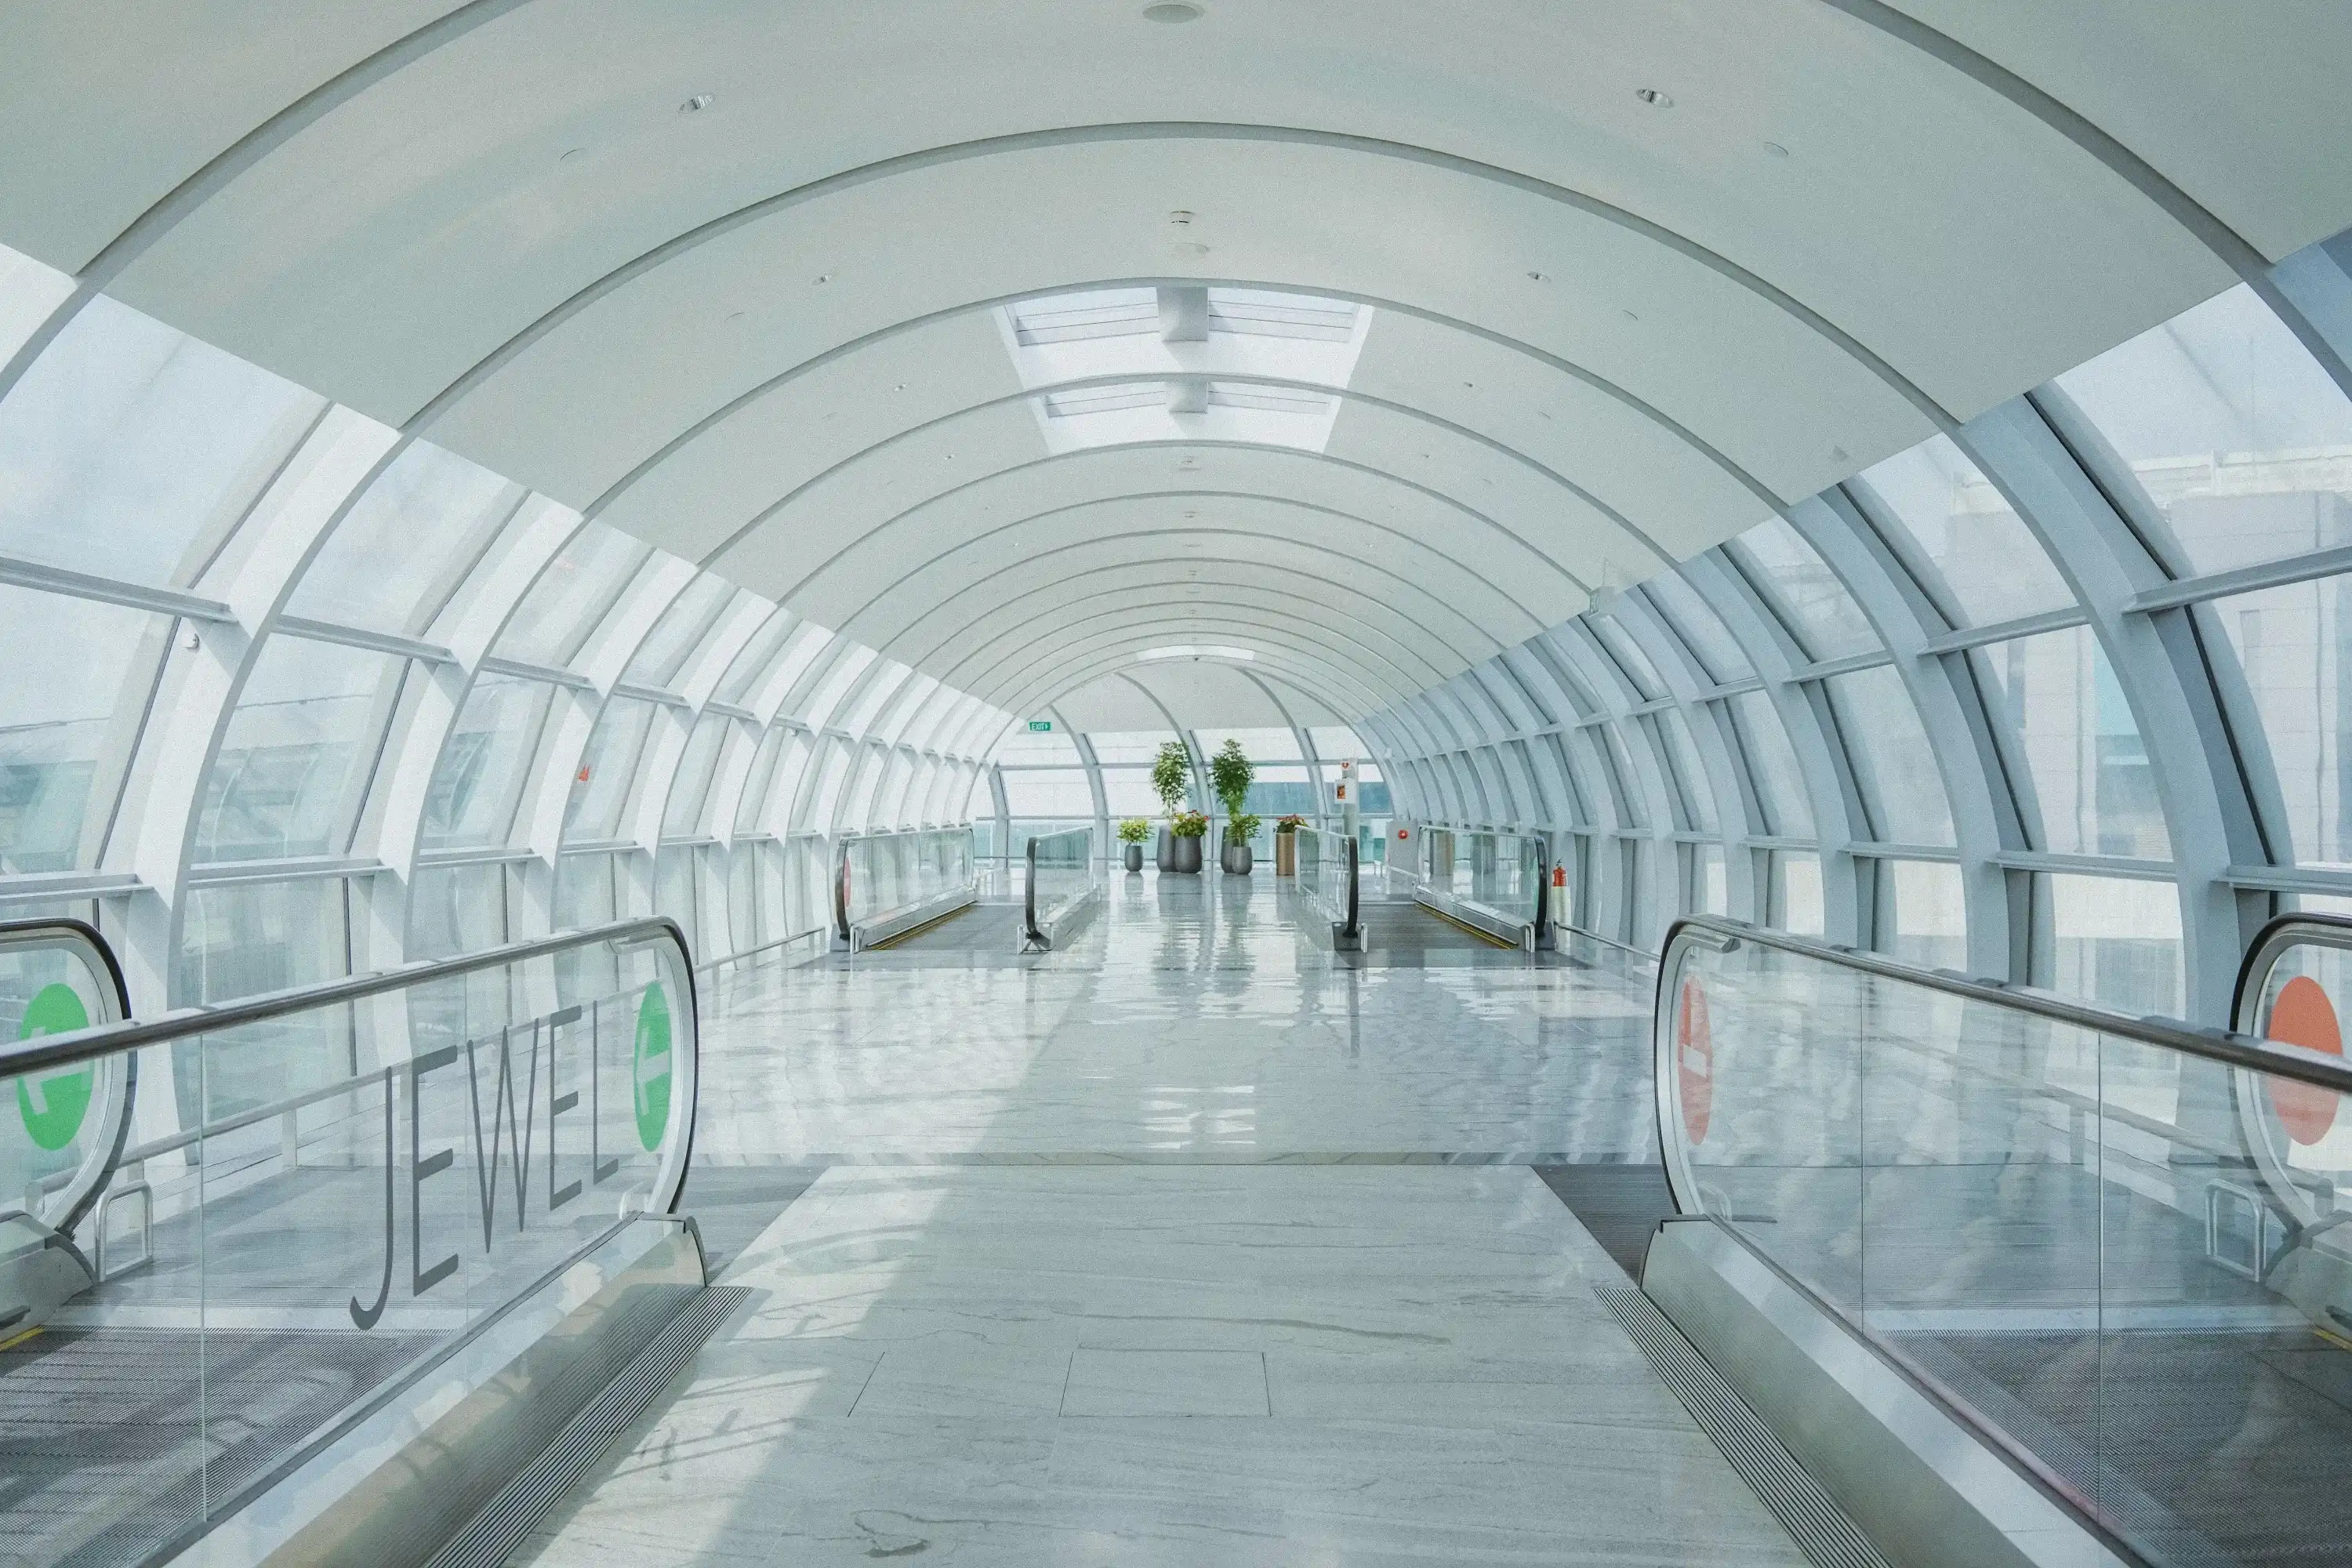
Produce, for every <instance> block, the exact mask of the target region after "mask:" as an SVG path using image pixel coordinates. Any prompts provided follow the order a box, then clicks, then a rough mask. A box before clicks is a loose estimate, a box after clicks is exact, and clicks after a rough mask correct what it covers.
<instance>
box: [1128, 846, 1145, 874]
mask: <svg viewBox="0 0 2352 1568" xmlns="http://www.w3.org/2000/svg"><path fill="white" fill-rule="evenodd" d="M1123 858H1125V859H1126V861H1127V868H1128V869H1129V870H1130V871H1140V870H1142V869H1143V846H1142V845H1140V844H1130V845H1129V846H1127V849H1126V854H1125V856H1124V857H1123Z"/></svg>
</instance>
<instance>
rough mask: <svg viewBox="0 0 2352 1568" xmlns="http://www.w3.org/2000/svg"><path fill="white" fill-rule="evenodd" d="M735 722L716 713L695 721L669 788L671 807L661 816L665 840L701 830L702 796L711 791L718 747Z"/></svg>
mask: <svg viewBox="0 0 2352 1568" xmlns="http://www.w3.org/2000/svg"><path fill="white" fill-rule="evenodd" d="M734 722H735V721H733V720H732V719H728V718H724V717H722V716H721V715H719V714H717V713H707V714H705V715H703V717H702V718H701V719H699V720H698V721H696V722H695V726H694V733H693V734H691V735H689V736H688V737H687V742H686V753H685V755H683V756H682V757H680V758H679V759H678V763H677V778H676V779H674V780H673V781H672V782H671V784H670V786H669V804H668V805H667V807H666V808H665V810H664V811H663V814H662V833H663V835H664V836H665V837H682V836H684V835H687V834H690V833H695V832H698V831H699V830H700V827H701V824H702V802H703V797H704V795H707V794H708V793H709V789H710V776H711V774H712V773H715V772H717V771H718V767H719V747H720V745H722V744H723V743H724V742H726V739H727V731H728V727H729V726H730V725H731V724H733V723H734Z"/></svg>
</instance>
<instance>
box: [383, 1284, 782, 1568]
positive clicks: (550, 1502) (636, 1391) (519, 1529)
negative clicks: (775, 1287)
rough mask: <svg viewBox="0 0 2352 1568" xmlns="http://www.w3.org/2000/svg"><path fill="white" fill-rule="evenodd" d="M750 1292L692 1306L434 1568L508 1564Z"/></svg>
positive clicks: (718, 1288) (715, 1293) (712, 1293)
mask: <svg viewBox="0 0 2352 1568" xmlns="http://www.w3.org/2000/svg"><path fill="white" fill-rule="evenodd" d="M750 1294H751V1291H750V1290H749V1289H745V1288H744V1287H742V1286H740V1285H714V1286H711V1287H710V1288H709V1289H706V1290H704V1291H703V1292H702V1293H701V1294H700V1295H698V1296H697V1297H696V1298H695V1299H694V1300H692V1301H690V1302H688V1304H687V1306H686V1308H685V1310H682V1311H680V1312H679V1313H678V1315H677V1317H675V1318H672V1319H671V1320H670V1321H669V1326H668V1327H667V1328H665V1329H664V1330H662V1331H661V1332H660V1334H658V1335H657V1336H656V1337H655V1339H654V1342H652V1343H651V1344H649V1345H647V1346H646V1348H645V1349H644V1350H641V1351H639V1352H637V1353H636V1355H635V1357H634V1358H633V1359H632V1360H631V1361H630V1363H629V1364H628V1365H627V1366H625V1367H623V1368H622V1369H621V1374H620V1375H619V1376H618V1377H615V1378H614V1380H613V1381H612V1382H611V1383H610V1384H606V1385H605V1386H604V1389H603V1390H602V1391H600V1392H599V1393H598V1394H597V1395H596V1397H595V1398H593V1399H592V1400H590V1401H589V1402H588V1403H587V1405H584V1406H583V1407H582V1409H581V1411H580V1413H579V1414H578V1415H574V1416H572V1419H571V1420H569V1421H567V1422H565V1423H564V1424H563V1429H562V1431H561V1432H558V1433H557V1434H556V1436H555V1441H553V1442H552V1443H550V1444H549V1445H548V1446H547V1447H545V1448H543V1449H541V1450H540V1453H539V1455H538V1457H537V1458H533V1459H532V1460H531V1461H530V1464H528V1465H526V1466H524V1467H523V1468H522V1469H521V1470H520V1472H519V1473H517V1475H516V1476H515V1477H514V1479H512V1480H509V1482H507V1484H506V1485H505V1486H503V1487H500V1488H499V1492H498V1495H497V1496H496V1497H494V1498H492V1499H491V1500H489V1503H488V1506H487V1507H485V1508H484V1509H483V1510H482V1511H481V1512H479V1513H478V1514H476V1515H475V1516H474V1517H473V1519H472V1521H469V1522H468V1523H467V1525H466V1527H465V1528H464V1529H463V1530H460V1531H458V1532H457V1535H456V1537H455V1538H453V1539H452V1540H451V1541H450V1542H449V1544H447V1545H446V1546H444V1547H443V1548H442V1549H441V1550H440V1551H439V1552H436V1553H434V1556H433V1559H432V1562H431V1563H430V1564H429V1568H497V1565H498V1564H499V1563H504V1562H505V1561H506V1560H507V1558H508V1556H509V1554H510V1553H511V1552H513V1551H514V1550H515V1548H516V1547H518V1546H520V1545H521V1544H522V1543H523V1541H524V1540H525V1539H526V1538H527V1537H528V1536H529V1535H530V1532H531V1531H532V1530H534V1529H535V1528H537V1527H538V1524H539V1521H541V1520H542V1519H544V1518H546V1517H547V1512H548V1510H550V1509H551V1508H553V1507H554V1506H555V1504H556V1500H558V1499H560V1498H562V1496H563V1494H564V1493H565V1492H567V1491H569V1490H570V1489H572V1484H573V1483H574V1482H576V1481H578V1480H579V1479H580V1478H581V1477H582V1476H583V1475H585V1474H586V1473H587V1471H588V1467H589V1466H591V1465H593V1464H594V1463H595V1462H596V1460H597V1459H598V1458H600V1457H601V1456H602V1455H603V1454H604V1450H605V1448H606V1447H609V1446H610V1445H611V1444H612V1441H613V1439H614V1437H617V1436H620V1435H621V1433H622V1432H623V1431H624V1430H625V1429H626V1428H627V1426H628V1425H629V1423H630V1422H632V1421H635V1419H636V1418H637V1417H638V1416H639V1415H643V1414H644V1413H645V1410H646V1406H647V1405H651V1404H652V1403H653V1402H654V1398H655V1396H656V1394H660V1393H661V1391H662V1390H663V1389H664V1388H666V1387H667V1386H668V1385H669V1382H670V1379H671V1378H673V1377H675V1376H677V1370H678V1368H680V1367H682V1366H684V1365H685V1364H686V1363H687V1361H688V1358H690V1357H691V1356H692V1355H693V1354H694V1352H696V1351H698V1350H699V1349H701V1348H702V1343H703V1342H704V1341H705V1340H708V1339H709V1337H710V1335H711V1332H712V1331H714V1330H715V1329H717V1328H718V1327H719V1324H720V1323H722V1322H724V1321H726V1320H727V1318H728V1317H729V1315H730V1314H731V1313H732V1312H733V1311H734V1310H735V1309H736V1308H737V1307H739V1306H740V1305H742V1302H743V1298H744V1297H746V1296H749V1295H750Z"/></svg>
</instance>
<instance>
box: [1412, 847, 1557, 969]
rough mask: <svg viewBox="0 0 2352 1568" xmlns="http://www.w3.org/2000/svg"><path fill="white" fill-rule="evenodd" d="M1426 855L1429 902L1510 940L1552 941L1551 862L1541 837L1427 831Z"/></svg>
mask: <svg viewBox="0 0 2352 1568" xmlns="http://www.w3.org/2000/svg"><path fill="white" fill-rule="evenodd" d="M1420 853H1421V863H1420V867H1419V874H1420V878H1421V888H1420V891H1421V893H1422V895H1423V901H1426V902H1432V903H1434V904H1436V905H1437V906H1438V907H1440V908H1441V909H1444V910H1446V912H1448V913H1450V914H1454V915H1456V916H1459V917H1463V918H1465V919H1467V920H1468V921H1470V922H1471V923H1473V924H1475V925H1478V926H1480V927H1482V928H1484V929H1487V930H1489V931H1493V932H1494V933H1495V934H1496V935H1500V936H1505V937H1507V938H1508V939H1509V940H1513V941H1522V942H1535V943H1538V944H1540V943H1541V942H1543V941H1544V940H1546V938H1547V936H1548V933H1549V921H1548V920H1547V918H1546V911H1545V907H1544V898H1543V884H1544V877H1545V865H1546V856H1545V853H1544V841H1543V840H1542V839H1541V838H1540V837H1537V836H1535V835H1533V834H1525V833H1496V832H1488V831H1485V830H1482V829H1476V828H1464V827H1423V828H1422V829H1421V852H1420Z"/></svg>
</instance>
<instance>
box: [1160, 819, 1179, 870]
mask: <svg viewBox="0 0 2352 1568" xmlns="http://www.w3.org/2000/svg"><path fill="white" fill-rule="evenodd" d="M1160 869H1161V870H1163V871H1173V870H1174V869H1176V836H1175V835H1174V834H1172V833H1171V832H1169V831H1168V830H1167V829H1166V828H1164V827H1163V828H1161V829H1160Z"/></svg>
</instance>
